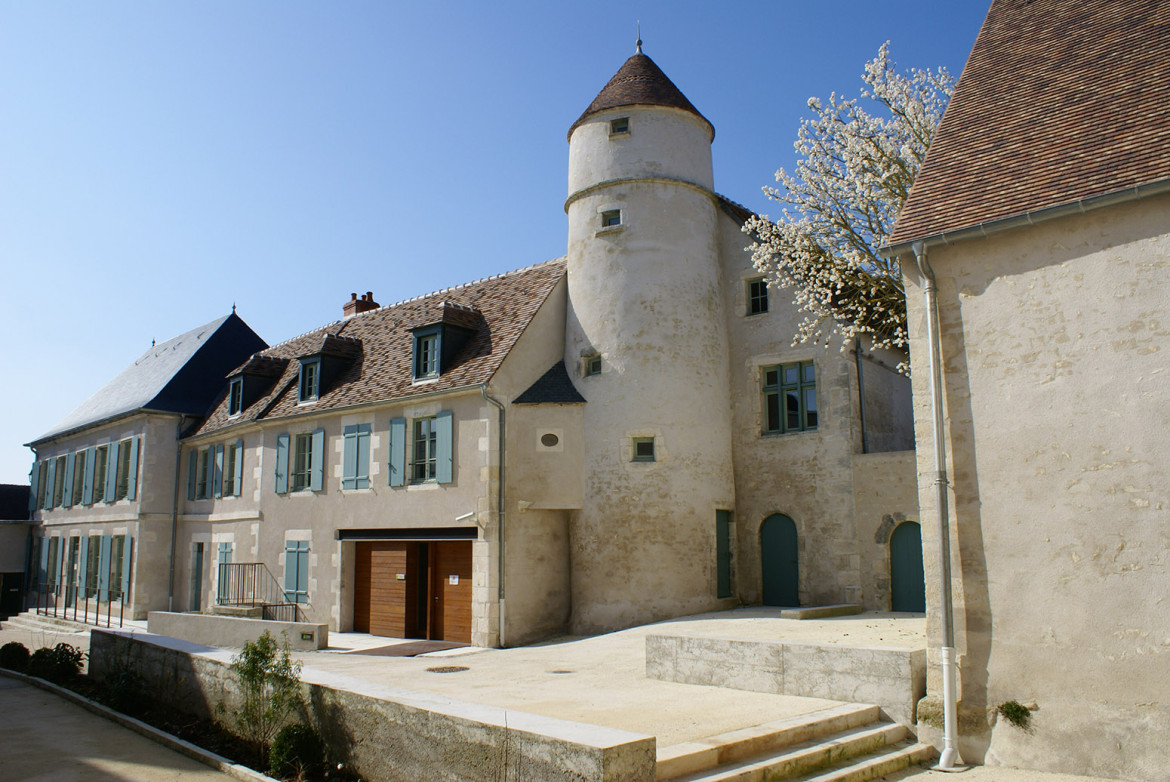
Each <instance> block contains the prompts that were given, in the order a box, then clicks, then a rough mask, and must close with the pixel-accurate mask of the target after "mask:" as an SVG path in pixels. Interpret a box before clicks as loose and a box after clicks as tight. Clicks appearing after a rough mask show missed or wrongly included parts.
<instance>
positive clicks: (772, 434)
mask: <svg viewBox="0 0 1170 782" xmlns="http://www.w3.org/2000/svg"><path fill="white" fill-rule="evenodd" d="M816 433H817V430H816V429H800V430H797V431H793V432H760V437H795V436H796V435H800V434H816Z"/></svg>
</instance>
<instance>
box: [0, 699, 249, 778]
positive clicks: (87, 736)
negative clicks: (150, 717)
mask: <svg viewBox="0 0 1170 782" xmlns="http://www.w3.org/2000/svg"><path fill="white" fill-rule="evenodd" d="M0 776H2V777H3V778H4V779H5V780H7V781H8V782H18V781H19V782H23V781H24V780H46V781H47V780H54V782H57V781H58V780H78V781H79V782H82V781H84V782H107V781H109V782H113V781H114V780H125V782H222V781H223V780H227V779H231V778H232V777H230V776H228V775H226V774H222V773H220V772H218V771H215V770H213V769H211V768H209V767H207V766H205V765H203V764H202V763H198V762H196V761H194V760H192V759H191V758H189V757H186V756H185V755H180V754H179V753H178V752H175V751H173V750H171V749H168V748H166V747H163V746H162V745H160V744H156V743H155V742H153V741H151V740H150V739H147V738H145V737H143V736H140V735H138V734H137V733H135V732H134V731H132V730H128V729H127V728H124V727H122V726H121V725H118V724H117V723H114V722H111V721H109V720H107V719H105V718H104V717H100V716H98V715H96V714H93V713H91V712H89V711H86V710H85V709H83V708H81V707H80V706H78V705H76V704H73V703H70V702H69V701H67V700H65V699H64V698H61V697H60V696H58V695H55V694H53V693H51V692H47V691H45V690H42V689H40V688H37V687H33V686H32V685H29V684H25V683H24V682H20V681H17V680H15V679H9V678H7V677H4V676H0Z"/></svg>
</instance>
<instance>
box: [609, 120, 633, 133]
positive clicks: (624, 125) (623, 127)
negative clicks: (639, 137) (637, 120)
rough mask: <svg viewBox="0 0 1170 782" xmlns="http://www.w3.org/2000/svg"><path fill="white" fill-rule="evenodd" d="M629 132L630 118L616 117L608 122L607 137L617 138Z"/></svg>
mask: <svg viewBox="0 0 1170 782" xmlns="http://www.w3.org/2000/svg"><path fill="white" fill-rule="evenodd" d="M629 132H630V118H629V117H618V118H617V119H611V120H610V121H609V135H611V136H619V135H622V134H628V133H629Z"/></svg>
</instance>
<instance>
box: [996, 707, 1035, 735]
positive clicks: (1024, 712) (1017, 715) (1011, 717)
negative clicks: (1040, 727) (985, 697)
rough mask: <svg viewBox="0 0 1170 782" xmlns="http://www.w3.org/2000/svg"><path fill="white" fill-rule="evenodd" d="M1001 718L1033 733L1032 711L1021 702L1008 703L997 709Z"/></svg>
mask: <svg viewBox="0 0 1170 782" xmlns="http://www.w3.org/2000/svg"><path fill="white" fill-rule="evenodd" d="M995 710H996V711H997V712H999V716H1001V717H1003V718H1004V719H1005V720H1007V721H1008V722H1009V723H1011V724H1012V725H1014V726H1015V727H1017V728H1019V729H1020V730H1022V731H1024V732H1025V733H1031V732H1032V711H1031V710H1030V709H1029V708H1028V707H1027V706H1025V705H1023V704H1022V703H1020V702H1019V701H1006V702H1004V703H1001V704H999V705H998V706H996V707H995Z"/></svg>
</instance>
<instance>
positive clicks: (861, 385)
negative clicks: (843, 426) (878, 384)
mask: <svg viewBox="0 0 1170 782" xmlns="http://www.w3.org/2000/svg"><path fill="white" fill-rule="evenodd" d="M853 360H854V362H855V363H856V364H857V411H858V415H859V417H860V419H861V421H860V423H861V452H862V453H869V432H867V431H866V429H865V377H864V374H863V373H862V371H861V340H860V339H858V340H857V342H856V344H854V345H853Z"/></svg>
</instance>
